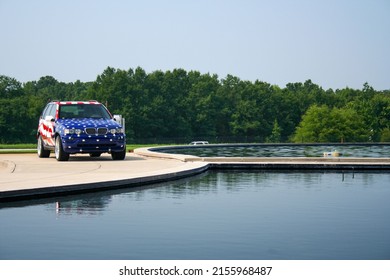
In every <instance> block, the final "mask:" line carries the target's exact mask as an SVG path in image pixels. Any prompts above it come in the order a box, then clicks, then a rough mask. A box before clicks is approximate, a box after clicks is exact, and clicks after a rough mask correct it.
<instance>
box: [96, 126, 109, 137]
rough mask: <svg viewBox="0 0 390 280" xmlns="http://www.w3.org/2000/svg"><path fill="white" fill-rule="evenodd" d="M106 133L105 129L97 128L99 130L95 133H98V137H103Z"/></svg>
mask: <svg viewBox="0 0 390 280" xmlns="http://www.w3.org/2000/svg"><path fill="white" fill-rule="evenodd" d="M107 131H108V129H107V127H99V128H98V129H97V133H98V134H99V135H105V134H107Z"/></svg>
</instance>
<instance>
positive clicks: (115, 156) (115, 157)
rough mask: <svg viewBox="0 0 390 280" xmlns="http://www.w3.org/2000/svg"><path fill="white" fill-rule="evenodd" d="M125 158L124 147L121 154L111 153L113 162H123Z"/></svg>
mask: <svg viewBox="0 0 390 280" xmlns="http://www.w3.org/2000/svg"><path fill="white" fill-rule="evenodd" d="M125 157H126V146H125V147H124V149H123V151H121V152H111V158H112V159H113V160H124V159H125Z"/></svg>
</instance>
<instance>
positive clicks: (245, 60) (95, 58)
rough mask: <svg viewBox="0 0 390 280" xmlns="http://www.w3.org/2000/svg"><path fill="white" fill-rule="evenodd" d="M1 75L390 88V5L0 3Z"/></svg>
mask: <svg viewBox="0 0 390 280" xmlns="http://www.w3.org/2000/svg"><path fill="white" fill-rule="evenodd" d="M0 27H1V36H0V75H5V76H9V77H12V78H15V79H17V80H18V81H20V82H22V83H24V82H27V81H37V80H39V78H40V77H43V76H53V77H54V78H56V79H57V80H58V81H62V82H75V81H77V80H80V81H82V82H88V81H94V80H96V77H97V76H98V75H100V74H101V73H103V71H104V69H106V68H107V67H114V68H119V69H122V70H128V69H130V68H132V69H135V68H137V67H138V66H139V67H141V68H143V69H144V70H145V71H146V72H147V73H151V72H153V71H156V70H162V71H168V70H173V69H175V68H182V69H184V70H186V71H191V70H195V71H199V72H201V73H209V74H217V75H218V77H219V78H220V79H223V78H225V77H226V76H227V75H228V74H230V75H233V76H237V77H239V78H240V79H241V80H249V81H255V80H259V81H263V82H267V83H270V84H273V85H278V86H280V87H282V88H283V87H285V85H286V84H287V83H295V82H305V81H306V80H308V79H311V80H312V82H313V83H315V84H317V85H319V86H321V87H322V88H324V89H329V88H332V89H341V88H345V87H349V88H355V89H362V88H363V84H364V83H366V82H367V83H368V84H369V85H370V86H372V87H373V88H374V89H376V90H385V89H390V0H371V1H370V0H327V1H324V0H323V1H316V0H295V1H293V0H291V1H289V0H272V1H271V0H268V1H266V0H237V1H232V0H225V1H223V0H161V1H157V0H143V1H140V0H134V1H133V0H109V1H108V0H107V1H103V0H66V1H65V0H62V1H60V0H58V1H53V0H34V1H31V0H0Z"/></svg>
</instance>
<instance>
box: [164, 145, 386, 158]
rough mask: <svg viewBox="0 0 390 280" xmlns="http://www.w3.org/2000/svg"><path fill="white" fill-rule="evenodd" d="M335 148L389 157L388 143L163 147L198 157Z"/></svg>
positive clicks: (317, 153) (300, 153)
mask: <svg viewBox="0 0 390 280" xmlns="http://www.w3.org/2000/svg"><path fill="white" fill-rule="evenodd" d="M335 150H337V151H338V152H340V153H341V156H343V157H379V158H380V157H390V145H369V144H367V145H363V144H361V145H357V144H356V145H351V144H346V145H342V144H338V145H337V144H334V145H287V144H286V145H272V144H269V145H268V144H258V145H255V144H254V145H250V144H247V145H243V144H240V145H204V146H196V147H194V146H188V147H185V146H184V147H180V149H169V148H168V149H165V148H164V149H163V151H164V152H167V153H173V154H175V153H176V154H189V155H194V156H199V157H322V156H323V155H324V153H331V152H333V151H335Z"/></svg>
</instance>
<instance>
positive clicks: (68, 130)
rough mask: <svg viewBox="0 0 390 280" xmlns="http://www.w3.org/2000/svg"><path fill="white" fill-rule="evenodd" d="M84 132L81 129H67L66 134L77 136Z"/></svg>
mask: <svg viewBox="0 0 390 280" xmlns="http://www.w3.org/2000/svg"><path fill="white" fill-rule="evenodd" d="M82 132H83V131H82V130H81V129H78V128H77V129H73V128H65V129H64V133H65V135H67V134H77V135H80V134H81V133H82Z"/></svg>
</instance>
